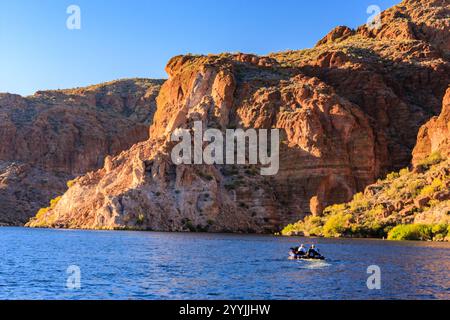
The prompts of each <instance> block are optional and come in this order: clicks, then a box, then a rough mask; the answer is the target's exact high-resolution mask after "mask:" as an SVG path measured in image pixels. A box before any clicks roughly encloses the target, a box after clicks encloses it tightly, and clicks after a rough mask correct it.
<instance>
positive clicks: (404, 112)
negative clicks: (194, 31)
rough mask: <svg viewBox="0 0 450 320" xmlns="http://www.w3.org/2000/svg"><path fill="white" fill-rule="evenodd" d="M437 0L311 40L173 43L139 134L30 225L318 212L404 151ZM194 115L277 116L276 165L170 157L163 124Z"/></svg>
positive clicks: (441, 11) (239, 124)
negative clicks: (280, 45) (212, 45)
mask: <svg viewBox="0 0 450 320" xmlns="http://www.w3.org/2000/svg"><path fill="white" fill-rule="evenodd" d="M418 2H420V3H419V4H417V3H418ZM446 10H448V5H447V4H446V2H445V1H404V2H402V3H401V4H400V5H398V6H396V7H394V8H392V9H389V10H387V11H386V12H384V13H383V15H382V27H381V29H380V30H378V31H373V30H369V29H367V28H366V27H365V26H363V27H360V28H359V29H357V30H350V29H348V28H345V27H341V28H337V29H335V30H333V31H332V34H330V35H329V36H327V37H325V38H324V40H322V41H320V42H319V43H318V45H317V46H316V47H315V48H313V49H309V50H302V51H289V52H282V53H276V54H271V55H270V56H265V57H260V56H255V55H250V54H222V55H209V56H178V57H174V58H173V59H171V60H170V61H169V63H168V64H167V68H166V71H167V73H168V75H169V80H167V81H166V82H165V83H164V85H163V86H162V88H161V91H160V93H159V96H158V98H157V110H156V113H155V115H154V119H153V123H152V125H151V127H150V138H149V139H148V140H147V141H145V142H142V143H138V144H136V145H134V146H133V147H132V148H130V149H129V150H127V151H125V152H122V153H121V154H120V155H118V156H115V157H108V158H107V160H106V161H105V166H104V167H103V168H102V169H100V170H97V171H95V172H91V173H89V174H87V175H84V176H82V177H80V178H78V179H76V180H75V181H74V183H73V185H72V187H71V188H69V190H68V191H67V192H66V194H65V195H64V196H63V197H62V199H61V200H60V201H59V202H58V203H57V204H56V206H55V207H54V208H52V209H50V210H49V211H48V212H47V213H46V214H44V215H41V216H39V217H36V218H35V219H33V220H32V221H31V222H30V224H29V225H30V226H49V227H63V228H68V227H70V228H88V229H91V228H92V229H102V228H104V229H120V228H131V229H146V230H162V231H188V230H191V231H210V232H220V231H232V232H273V231H277V230H279V228H280V227H281V226H283V225H286V224H288V223H291V222H294V221H297V220H298V219H300V218H302V217H303V216H305V215H309V214H315V215H321V214H322V210H323V209H324V208H325V207H326V206H328V205H330V204H334V203H340V202H345V201H348V200H350V198H351V197H352V195H353V194H354V193H356V192H358V191H362V190H364V188H365V187H366V186H367V185H369V184H370V183H373V182H374V181H376V179H377V178H379V177H381V176H383V175H384V174H385V173H386V172H388V171H392V170H394V169H399V168H402V167H405V166H407V165H408V164H409V163H410V161H411V153H412V149H413V148H414V146H415V144H416V138H417V133H418V131H419V128H420V127H421V126H422V125H423V124H424V123H425V122H426V121H427V120H429V119H430V118H431V117H432V116H435V115H438V114H439V113H440V111H441V101H442V97H443V96H444V93H445V90H446V88H447V86H448V84H449V74H450V72H449V71H450V67H449V62H448V50H447V49H448V48H447V44H448V42H447V39H448V38H447V37H448V19H446V17H447V15H445V12H446ZM424 17H426V19H425V18H424ZM196 121H201V122H202V124H203V127H204V128H216V129H219V130H221V131H225V130H226V129H229V128H242V129H249V128H256V129H272V128H278V129H279V130H280V131H281V135H280V136H281V147H280V170H279V172H278V173H277V174H276V175H274V176H261V175H260V174H259V170H258V169H259V167H258V166H251V165H235V166H230V165H225V166H222V165H211V166H207V165H181V166H176V165H174V164H173V162H172V161H171V150H172V148H173V147H174V143H173V142H171V141H170V136H171V133H173V132H174V131H175V130H176V129H179V128H183V129H191V128H192V127H193V125H194V123H195V122H196Z"/></svg>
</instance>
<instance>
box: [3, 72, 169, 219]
mask: <svg viewBox="0 0 450 320" xmlns="http://www.w3.org/2000/svg"><path fill="white" fill-rule="evenodd" d="M161 84H162V81H152V80H144V79H142V80H141V79H136V80H122V81H115V82H111V83H107V84H102V85H97V86H91V87H87V88H80V89H73V90H58V91H40V92H37V93H36V94H35V95H33V96H30V97H26V98H24V97H21V96H18V95H12V94H0V135H1V136H2V144H1V145H0V163H1V165H0V222H1V223H4V224H21V223H25V222H26V221H27V220H28V219H29V218H30V217H31V216H33V215H34V214H35V213H36V211H37V210H38V209H39V208H40V207H42V206H46V205H47V204H48V201H49V200H50V199H51V198H52V197H54V196H55V195H57V194H62V193H63V192H64V191H65V190H66V188H67V187H66V182H67V181H68V180H69V179H71V178H73V177H75V176H77V175H81V174H84V173H86V172H88V171H90V170H96V169H98V168H100V167H102V166H103V159H104V157H105V156H106V155H114V154H117V153H119V152H120V151H122V150H125V149H128V148H129V147H131V146H132V145H133V144H135V143H136V142H139V141H143V140H146V139H148V126H149V123H150V122H151V121H152V118H153V114H154V112H155V110H156V101H155V100H156V96H157V94H158V91H159V87H160V86H161Z"/></svg>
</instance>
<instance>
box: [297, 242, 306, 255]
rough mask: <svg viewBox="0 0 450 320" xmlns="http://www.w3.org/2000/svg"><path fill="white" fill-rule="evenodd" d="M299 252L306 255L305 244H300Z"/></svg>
mask: <svg viewBox="0 0 450 320" xmlns="http://www.w3.org/2000/svg"><path fill="white" fill-rule="evenodd" d="M297 254H298V255H299V256H304V255H306V249H305V246H304V245H303V244H302V245H300V247H298V249H297Z"/></svg>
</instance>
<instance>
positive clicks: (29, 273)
mask: <svg viewBox="0 0 450 320" xmlns="http://www.w3.org/2000/svg"><path fill="white" fill-rule="evenodd" d="M301 242H305V243H312V242H314V243H316V244H318V245H319V248H320V249H321V252H322V253H323V254H324V255H325V256H326V257H327V258H328V259H327V260H326V261H290V260H288V259H287V252H288V250H289V248H290V247H292V246H295V245H296V244H300V243H301ZM0 257H1V262H0V298H2V299H406V298H409V299H436V298H439V299H449V298H450V281H449V279H450V277H449V275H450V245H449V244H445V243H415V242H387V241H374V240H340V239H339V240H329V239H313V240H312V239H301V238H277V237H271V236H245V235H217V234H174V233H145V232H101V231H98V232H97V231H70V230H33V229H25V228H0ZM70 265H77V266H79V267H80V269H81V289H80V290H76V291H71V290H69V289H67V288H66V281H67V277H68V275H67V274H66V269H67V267H68V266H70ZM370 265H378V266H379V267H380V268H381V271H382V280H381V281H382V282H381V283H382V289H381V290H368V289H367V285H366V281H367V278H368V276H369V275H368V274H367V268H368V266H370Z"/></svg>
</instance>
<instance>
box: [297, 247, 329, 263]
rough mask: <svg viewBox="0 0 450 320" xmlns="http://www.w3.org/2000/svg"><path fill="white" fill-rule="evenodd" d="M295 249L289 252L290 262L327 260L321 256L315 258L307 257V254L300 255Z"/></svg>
mask: <svg viewBox="0 0 450 320" xmlns="http://www.w3.org/2000/svg"><path fill="white" fill-rule="evenodd" d="M297 252H298V251H297V250H296V249H295V248H291V250H290V251H289V260H311V261H313V260H325V257H324V256H323V255H321V254H318V255H315V256H307V255H305V254H298V253H297Z"/></svg>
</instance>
